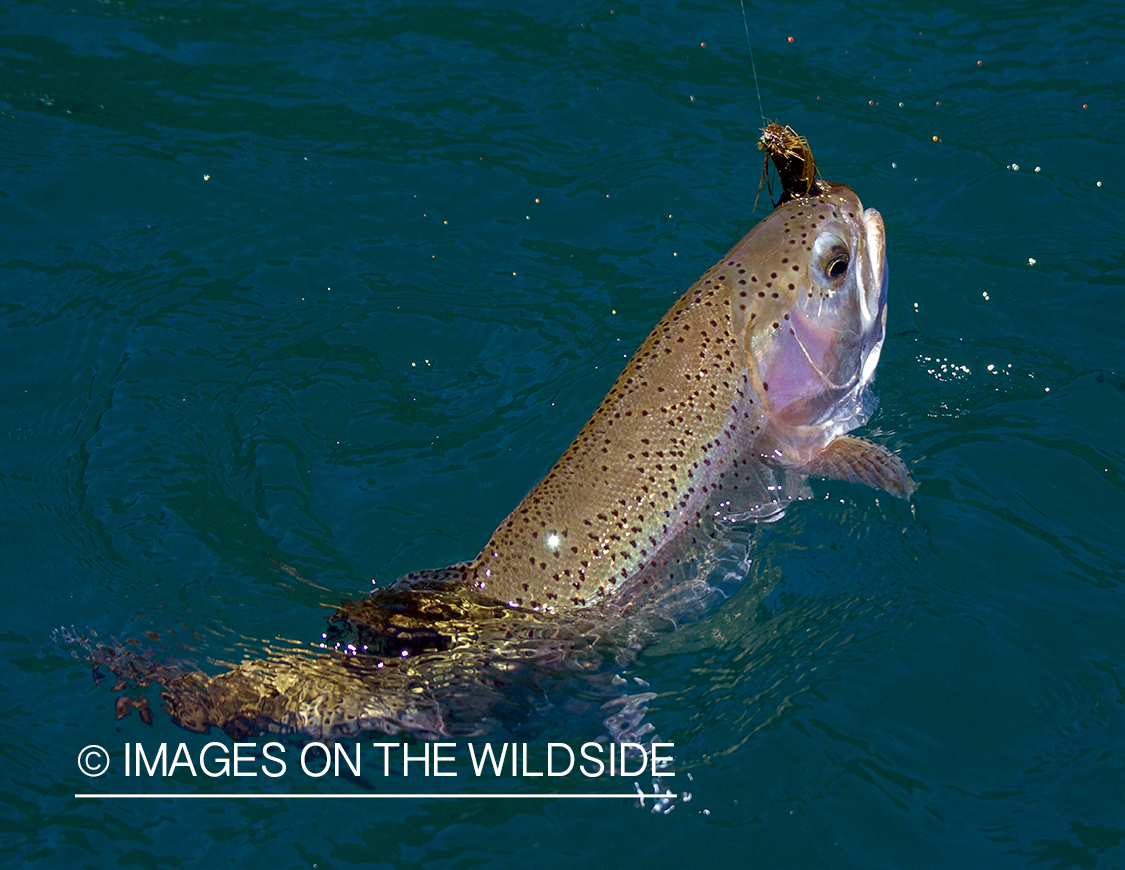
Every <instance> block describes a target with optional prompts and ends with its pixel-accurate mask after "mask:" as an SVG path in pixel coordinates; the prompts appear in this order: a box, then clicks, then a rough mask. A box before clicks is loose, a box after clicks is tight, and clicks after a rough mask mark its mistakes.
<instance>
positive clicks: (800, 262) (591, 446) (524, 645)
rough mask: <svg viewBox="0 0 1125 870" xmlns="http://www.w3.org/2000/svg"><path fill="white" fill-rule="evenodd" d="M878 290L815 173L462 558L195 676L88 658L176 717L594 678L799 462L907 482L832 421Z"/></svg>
mask: <svg viewBox="0 0 1125 870" xmlns="http://www.w3.org/2000/svg"><path fill="white" fill-rule="evenodd" d="M886 293H887V266H886V255H885V241H884V230H883V221H882V218H881V217H880V215H879V213H878V212H877V211H875V210H874V209H867V210H864V208H863V206H862V204H861V203H860V200H859V198H858V197H857V196H856V194H855V193H854V192H853V191H852V190H850V189H849V188H847V187H844V186H842V185H830V184H823V183H822V184H821V185H820V186H819V187H818V189H817V192H815V193H814V194H811V195H808V196H798V197H793V198H790V199H789V201H788V202H785V203H784V204H782V205H780V206H779V207H778V208H777V209H776V210H775V211H774V212H773V213H772V214H770V215H769V216H768V217H767V218H766V219H765V220H763V221H762V222H761V223H759V224H758V225H757V226H756V227H755V228H754V229H753V230H752V231H751V232H750V233H749V234H748V235H747V236H746V237H745V238H743V239H742V240H741V241H740V242H739V243H738V244H737V245H735V247H734V248H732V249H731V251H730V252H729V253H728V254H727V255H726V256H724V257H723V258H722V260H720V261H719V262H718V263H716V264H715V265H714V266H712V267H711V268H710V269H708V270H707V272H706V273H705V274H704V275H703V276H702V277H701V278H700V279H699V280H698V281H697V282H696V283H695V284H694V285H692V286H691V288H689V289H688V291H687V292H686V293H684V295H683V296H681V297H680V299H679V300H678V301H677V302H676V303H675V305H673V306H672V308H671V310H669V311H668V313H667V314H666V315H665V316H664V317H663V319H662V320H661V321H660V322H659V323H658V324H657V325H656V328H655V329H654V330H653V331H652V333H651V334H650V335H649V337H648V338H647V339H646V340H645V342H644V344H642V345H641V347H640V349H639V350H638V351H637V353H636V355H635V356H634V357H633V358H632V360H631V361H630V362H629V364H628V366H627V367H626V368H625V371H624V372H623V373H622V374H621V376H620V377H619V378H618V379H617V381H616V383H614V385H613V387H612V389H610V391H609V394H608V395H607V396H606V397H605V399H604V400H603V401H602V403H601V405H600V406H599V407H598V409H597V410H596V411H595V412H594V415H593V417H591V418H590V420H589V422H588V423H587V424H586V425H585V426H584V427H583V429H582V431H581V432H580V433H579V434H578V437H577V438H575V440H574V442H573V443H572V444H571V445H570V446H569V447H568V448H567V450H566V452H565V453H564V454H563V455H562V457H561V458H560V459H559V460H558V462H557V463H555V465H554V467H553V468H552V469H551V470H550V471H549V472H548V473H547V475H546V477H544V478H543V479H542V480H541V481H540V482H539V483H538V484H537V485H536V486H535V487H534V488H533V489H532V490H531V492H530V493H528V495H527V496H526V497H525V498H524V499H523V501H521V502H520V504H519V505H518V506H517V507H516V509H515V510H514V511H512V513H511V514H510V515H509V516H508V517H507V518H506V519H505V520H504V521H503V522H502V523H501V524H500V526H499V528H497V529H496V531H495V532H494V533H493V535H492V537H491V539H490V540H489V541H488V544H487V546H485V548H484V549H483V550H482V551H481V553H480V555H479V556H477V557H476V559H474V560H473V561H472V562H468V563H461V564H458V565H454V566H451V567H449V568H444V569H440V570H436V571H421V572H417V573H414V574H409V575H407V576H405V577H403V578H400V579H399V580H397V581H396V582H395V583H394V584H393V585H392V586H391V587H389V588H387V589H384V590H380V591H378V592H376V593H374V594H373V595H372V596H370V597H369V598H367V599H364V600H363V601H360V602H352V603H347V604H344V605H342V606H341V607H340V608H339V609H338V610H337V611H336V612H335V614H334V615H333V616H332V617H331V619H330V620H329V630H328V631H327V632H326V633H325V636H324V638H325V643H323V644H322V645H321V646H322V647H324V650H323V651H322V652H320V653H318V654H316V655H312V656H310V655H307V654H304V653H299V652H296V651H275V652H271V654H270V655H268V656H267V657H266V658H265V659H262V660H256V661H250V662H246V663H244V664H242V665H238V666H236V667H233V668H231V669H230V670H229V671H227V672H226V673H222V674H219V675H218V676H214V677H210V676H206V675H204V674H202V673H199V672H196V671H192V670H188V669H185V668H182V667H180V666H177V665H175V664H172V665H168V664H162V665H156V664H154V663H153V662H152V661H151V660H149V659H145V658H143V657H140V656H137V655H135V654H134V653H132V652H127V651H123V648H122V647H117V648H116V649H110V648H108V647H99V648H98V654H97V655H94V656H92V657H94V658H97V659H98V660H100V661H103V662H106V663H107V664H108V665H109V667H110V669H111V670H113V671H114V672H115V673H117V675H118V676H119V677H124V678H132V679H133V680H135V681H136V682H138V683H147V682H148V681H152V680H155V681H159V682H161V683H162V684H163V686H164V694H163V698H164V700H165V702H166V703H165V709H166V710H167V711H168V712H169V713H171V715H172V716H173V718H174V720H175V721H177V722H178V723H179V724H181V725H183V726H184V727H187V728H190V729H192V730H199V731H202V730H207V729H208V728H209V727H210V726H213V725H215V726H219V727H221V728H224V729H225V730H226V731H227V732H228V733H229V734H231V735H232V736H236V737H241V736H244V735H246V734H249V733H253V732H256V731H263V730H271V731H280V732H290V733H301V734H304V735H307V736H309V737H314V738H329V737H335V736H341V735H348V734H355V733H357V732H359V731H362V730H371V729H374V730H381V731H384V732H387V733H396V732H400V731H405V732H409V733H412V734H415V735H418V736H422V737H438V736H449V735H471V734H478V733H482V732H484V731H487V730H489V728H491V727H494V726H495V725H496V723H497V722H504V721H508V720H509V715H508V714H509V713H511V712H512V711H514V710H518V711H519V712H520V715H525V714H526V713H527V712H528V711H529V710H535V709H536V708H537V707H539V706H542V705H543V704H546V703H547V701H546V700H545V699H546V698H547V697H548V696H549V695H550V691H551V686H555V687H557V686H559V685H564V686H569V687H570V689H571V690H572V689H573V685H574V677H575V675H582V676H584V677H589V678H591V680H592V683H596V682H597V680H596V679H593V678H594V677H596V676H598V675H602V676H606V675H608V676H609V677H613V676H615V675H616V670H617V669H619V668H620V667H621V666H622V665H623V664H626V663H628V661H629V660H631V657H632V656H633V655H635V651H636V650H637V649H638V648H639V647H640V646H642V645H643V644H644V643H647V642H649V641H650V640H652V638H653V637H654V636H655V633H656V629H655V628H654V627H653V626H654V624H655V623H657V622H660V620H661V619H663V620H665V621H667V619H669V618H679V616H680V615H681V614H682V613H683V612H684V611H685V609H687V608H686V607H685V605H684V604H683V603H682V600H681V599H687V600H689V601H699V600H702V599H703V598H706V595H705V591H704V592H701V591H700V589H701V588H702V589H703V590H706V589H707V588H709V584H708V571H709V570H710V569H711V568H712V567H713V565H712V563H711V562H709V561H708V559H709V558H710V557H709V555H708V554H709V553H712V551H713V548H712V547H711V544H712V542H713V541H714V540H716V539H721V538H722V536H723V535H724V533H725V531H726V530H727V529H731V528H735V527H739V526H745V525H746V524H753V523H755V522H763V521H769V520H773V519H776V518H777V517H778V516H779V515H780V514H781V513H782V512H783V511H784V510H785V508H786V506H787V505H788V504H789V503H790V502H791V501H792V500H794V499H796V498H799V497H800V496H801V494H802V492H804V491H805V479H806V477H808V476H810V475H813V476H821V477H830V478H838V479H847V480H853V481H859V482H862V483H866V484H869V485H871V486H875V487H879V488H882V489H884V490H886V491H888V492H890V493H893V494H894V495H896V496H901V497H909V495H910V494H911V492H912V490H913V488H914V483H913V481H912V480H911V479H910V476H909V474H908V472H907V469H906V467H905V465H904V464H903V463H902V461H901V460H900V459H899V458H898V457H897V456H895V455H894V454H892V453H890V452H888V451H887V450H886V449H885V448H883V447H881V446H879V445H876V444H874V443H872V442H870V441H866V440H864V439H861V438H857V437H854V436H852V435H849V434H847V433H848V432H849V431H851V430H852V429H855V428H856V427H858V426H861V425H863V424H864V423H865V422H866V421H867V419H868V416H869V414H870V412H871V409H872V405H873V402H872V400H871V398H870V396H869V386H870V384H871V381H872V379H873V378H874V376H875V368H876V365H877V363H878V361H879V353H880V350H881V348H882V346H883V339H884V335H885V324H886ZM689 589H690V590H693V591H692V592H691V594H688V595H684V594H683V593H684V590H689ZM676 602H679V603H676ZM87 649H88V651H89V647H87ZM592 683H591V684H592ZM603 684H605V685H608V683H607V682H606V681H605V680H603ZM594 694H595V695H596V694H597V692H594ZM129 704H133V705H134V706H135V702H129ZM129 704H126V705H125V710H124V712H125V713H127V712H128V707H129ZM506 711H507V712H506ZM120 712H121V705H120V704H119V713H120ZM618 730H620V729H618Z"/></svg>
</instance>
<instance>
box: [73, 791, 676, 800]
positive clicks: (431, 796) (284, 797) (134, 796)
mask: <svg viewBox="0 0 1125 870" xmlns="http://www.w3.org/2000/svg"><path fill="white" fill-rule="evenodd" d="M75 797H76V798H78V799H79V800H82V799H84V798H85V799H100V800H125V799H162V798H163V799H173V800H175V799H181V798H182V799H195V800H201V799H218V800H301V799H309V800H333V799H337V800H350V799H353V798H359V799H361V800H362V799H372V798H394V799H409V798H415V799H422V798H424V799H425V800H498V799H503V798H510V799H519V800H566V799H575V798H582V799H586V800H606V799H612V798H627V799H629V800H640V799H641V798H645V799H646V800H657V799H659V798H669V799H671V800H675V799H676V798H678V797H679V795H675V794H670V793H669V794H644V795H641V794H636V793H633V794H309V793H307V792H300V793H296V794H76V795H75Z"/></svg>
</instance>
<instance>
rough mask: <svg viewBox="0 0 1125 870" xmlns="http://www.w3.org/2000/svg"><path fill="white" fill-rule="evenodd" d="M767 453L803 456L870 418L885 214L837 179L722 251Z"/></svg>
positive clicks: (882, 321)
mask: <svg viewBox="0 0 1125 870" xmlns="http://www.w3.org/2000/svg"><path fill="white" fill-rule="evenodd" d="M726 259H727V261H729V262H730V263H731V264H734V263H738V269H737V271H738V274H737V276H736V278H737V286H736V287H734V288H733V290H732V297H731V298H732V302H733V306H732V328H733V331H734V335H735V337H736V339H737V340H738V341H739V343H740V344H741V347H742V349H743V351H744V352H745V363H746V371H747V378H748V381H749V386H750V388H751V392H752V393H753V394H754V401H755V402H756V403H757V404H758V407H759V417H760V420H761V427H762V433H763V436H764V437H763V438H762V439H760V446H761V449H762V450H763V455H764V456H765V457H766V458H772V459H773V460H775V461H778V462H780V463H781V464H784V465H800V464H802V463H805V462H808V461H809V460H810V459H811V458H812V456H813V455H815V454H816V453H817V452H819V451H820V450H821V449H822V448H823V447H824V446H826V445H827V444H828V443H829V442H831V441H832V440H833V439H835V438H837V437H838V436H840V435H842V434H843V433H845V432H848V431H850V430H851V429H854V428H856V427H857V426H861V425H863V424H864V423H866V422H867V419H868V417H869V416H870V414H871V412H872V410H873V408H874V399H873V398H872V397H871V395H870V392H869V391H868V389H867V387H868V385H869V384H870V383H871V381H872V379H873V378H874V377H875V368H876V366H877V364H878V362H879V353H880V351H881V349H882V347H883V339H884V337H885V335H886V320H887V309H886V305H887V258H886V241H885V233H884V229H883V219H882V217H881V216H880V214H879V212H877V211H876V210H875V209H871V208H869V209H866V210H865V209H864V208H863V205H862V203H861V202H860V200H859V197H858V196H856V194H855V192H854V191H852V190H851V189H850V188H848V187H845V186H843V185H835V184H830V185H826V186H825V188H824V191H823V192H822V193H820V194H818V195H815V196H806V197H799V198H796V199H792V200H790V201H788V202H787V203H785V204H784V205H781V206H779V207H778V208H777V209H776V210H775V211H774V212H773V213H772V214H771V215H770V216H769V217H768V218H766V219H765V220H764V221H762V223H760V224H759V225H758V226H757V227H756V228H755V229H754V230H753V231H752V232H751V233H750V234H749V235H748V236H747V237H746V238H745V239H743V241H742V242H741V243H740V244H739V246H738V247H737V248H735V250H734V251H732V252H731V254H730V255H729V256H728V257H727V258H726Z"/></svg>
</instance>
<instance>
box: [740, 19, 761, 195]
mask: <svg viewBox="0 0 1125 870" xmlns="http://www.w3.org/2000/svg"><path fill="white" fill-rule="evenodd" d="M738 5H739V6H741V7H742V29H743V30H745V31H746V47H747V48H748V49H750V69H751V70H752V71H753V73H754V90H755V92H757V94H758V112H759V113H761V116H762V127H765V126H766V110H765V109H763V108H762V91H761V88H759V87H758V67H757V66H756V65H755V64H754V46H753V45H751V44H750V25H749V24H747V23H746V3H745V2H744V0H738ZM759 189H760V188H759Z"/></svg>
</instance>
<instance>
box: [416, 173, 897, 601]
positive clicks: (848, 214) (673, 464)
mask: <svg viewBox="0 0 1125 870" xmlns="http://www.w3.org/2000/svg"><path fill="white" fill-rule="evenodd" d="M886 292H887V267H886V252H885V241H884V230H883V221H882V218H881V217H880V215H879V213H878V212H877V211H875V210H874V209H868V210H866V211H865V210H864V209H863V206H862V204H861V203H860V200H859V198H858V197H857V196H856V195H855V193H854V192H853V191H852V190H850V189H849V188H847V187H844V186H842V185H829V186H827V189H826V190H825V191H824V192H823V193H820V194H818V195H815V196H808V197H803V198H799V199H793V200H790V201H789V202H788V203H786V204H784V205H782V206H780V207H778V208H777V209H776V210H775V211H774V212H773V213H772V214H771V215H770V216H769V217H767V218H766V219H765V220H763V221H762V222H761V223H760V224H758V226H756V227H755V228H754V229H753V230H752V231H751V232H750V233H749V234H747V235H746V236H745V237H744V238H743V239H742V240H741V241H740V242H739V243H738V244H737V245H735V246H734V248H732V249H731V250H730V251H729V252H728V253H727V254H726V256H724V257H723V258H722V260H720V261H719V262H718V263H716V264H715V265H714V266H712V267H711V268H710V269H708V270H707V272H706V273H705V274H704V275H703V276H702V277H701V278H700V279H699V280H698V281H696V282H695V284H693V285H692V286H691V287H690V288H689V289H688V291H687V292H686V293H684V294H683V295H682V296H681V297H680V298H679V300H678V301H677V302H676V303H675V304H674V305H673V306H672V308H671V309H670V310H669V311H668V313H667V314H665V315H664V317H663V318H662V319H661V321H660V322H659V323H658V324H657V325H656V328H655V329H653V331H652V333H651V334H650V335H649V336H648V338H647V339H646V340H645V342H644V343H643V344H642V345H641V347H640V349H639V350H638V351H637V353H636V354H635V355H634V356H633V358H632V359H631V361H630V362H629V364H628V365H627V366H626V368H625V371H624V372H622V374H621V376H620V377H619V378H618V379H617V381H616V382H615V383H614V385H613V387H612V388H611V389H610V391H609V393H608V395H607V396H606V397H605V399H604V400H603V401H602V403H601V405H600V406H599V407H598V409H597V410H596V411H595V412H594V415H593V416H592V417H591V418H590V420H589V422H588V423H586V425H585V426H584V427H583V428H582V431H581V432H580V433H579V434H578V436H577V438H575V439H574V441H573V442H572V443H571V445H570V446H569V447H568V448H567V450H566V452H565V453H564V454H563V455H562V457H561V458H560V459H559V460H558V462H556V463H555V465H554V467H553V468H552V469H551V470H550V471H549V472H548V473H547V475H546V477H544V478H543V479H542V480H541V481H540V482H539V483H538V484H537V485H536V486H535V487H534V488H533V489H532V490H531V492H530V493H528V495H527V496H526V497H525V498H524V499H523V501H521V502H520V504H519V505H518V506H517V507H516V509H515V510H514V511H513V512H512V513H511V514H510V515H509V516H508V517H507V519H505V520H504V522H503V523H501V524H500V526H499V528H497V529H496V531H495V532H494V533H493V535H492V537H491V539H490V540H489V542H488V544H487V545H486V546H485V548H484V549H483V550H482V551H481V553H480V555H479V556H477V558H476V559H474V560H473V561H472V562H471V563H468V564H464V565H457V566H453V567H452V568H450V569H444V572H443V573H444V576H446V577H457V578H460V579H461V582H465V583H468V584H470V585H472V586H473V587H474V588H476V589H477V590H479V591H480V592H482V593H483V594H484V595H486V596H488V597H490V598H495V599H498V600H500V601H503V602H506V603H508V604H509V605H510V606H512V607H518V608H527V609H530V610H532V611H540V612H564V611H569V610H574V609H578V608H583V607H588V606H591V605H595V604H605V603H607V602H613V603H615V604H617V605H628V604H632V603H635V602H637V601H642V600H645V599H647V598H650V597H651V595H652V594H654V593H655V592H656V591H659V590H666V589H667V588H669V587H670V586H674V585H675V584H676V583H677V582H680V581H682V580H683V579H684V578H685V577H686V576H687V575H688V574H689V573H690V571H691V569H692V566H693V565H694V564H695V559H694V554H695V552H696V551H697V546H698V545H699V543H700V542H701V540H702V539H704V538H706V537H708V536H710V535H712V534H713V533H714V531H715V527H716V526H718V525H721V524H722V523H723V522H732V521H737V520H739V519H758V520H762V519H769V518H771V517H776V515H777V514H778V513H779V512H781V511H782V510H783V509H784V507H785V505H786V503H787V502H788V501H789V500H791V499H792V498H794V497H795V496H796V495H798V494H799V493H800V492H801V484H802V483H803V479H804V475H805V474H807V473H814V474H815V473H818V472H819V473H825V474H830V476H846V477H847V476H850V477H852V478H853V479H864V480H866V481H867V482H874V483H877V484H881V485H885V486H887V487H888V488H890V489H892V491H894V490H896V488H897V494H908V489H909V486H910V484H909V482H908V478H907V477H906V473H905V467H902V466H901V462H898V461H897V458H896V457H893V456H892V455H891V454H887V453H885V451H882V453H883V455H884V458H885V463H887V464H889V465H890V466H892V467H894V471H895V472H897V479H891V478H892V477H895V475H891V476H890V477H888V479H887V480H885V481H878V480H875V479H874V477H872V476H871V475H870V474H863V473H862V472H859V473H857V471H856V468H857V463H856V462H855V461H853V460H854V457H851V456H845V457H844V458H841V457H840V456H837V457H836V463H835V465H834V466H830V465H829V464H828V463H827V462H825V461H824V460H826V459H827V458H829V457H831V456H832V454H833V453H834V452H835V453H838V454H846V453H848V451H840V450H836V451H830V450H827V448H829V446H830V445H832V444H833V443H834V442H836V441H838V440H839V439H840V438H841V436H843V435H844V434H845V433H846V432H848V431H849V430H851V429H853V428H855V427H857V426H860V425H862V424H863V423H865V422H866V420H867V417H868V415H869V413H870V410H871V407H872V404H873V403H872V401H871V400H870V398H869V396H868V386H869V384H870V383H871V380H872V378H873V377H874V374H875V367H876V364H877V363H878V359H879V353H880V350H881V348H882V345H883V339H884V335H885V327H886ZM862 445H863V449H862V450H861V451H858V452H861V453H863V454H864V455H866V456H868V457H869V456H871V455H878V454H879V453H880V451H881V448H878V447H877V446H876V445H870V444H868V443H867V442H862ZM427 573H428V572H419V573H417V574H413V575H407V577H406V578H403V579H402V581H400V583H401V584H402V585H404V586H409V585H410V584H412V583H415V582H418V581H420V580H424V579H425V577H426V575H427Z"/></svg>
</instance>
